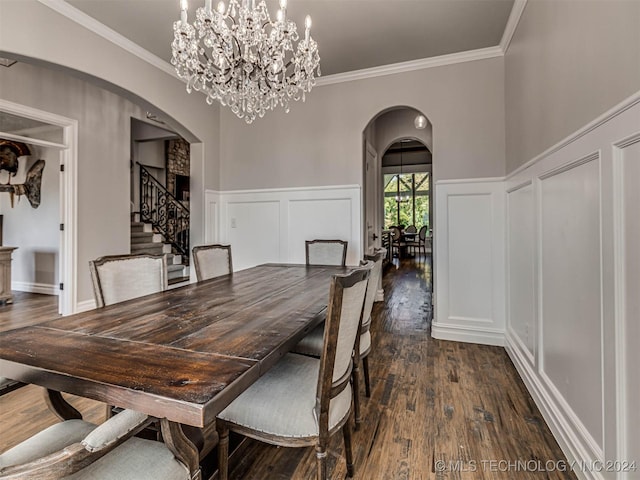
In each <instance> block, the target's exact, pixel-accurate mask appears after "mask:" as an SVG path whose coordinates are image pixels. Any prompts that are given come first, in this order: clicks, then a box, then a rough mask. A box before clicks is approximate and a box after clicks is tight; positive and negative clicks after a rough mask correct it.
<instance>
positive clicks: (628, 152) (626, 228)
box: [614, 134, 640, 478]
mask: <svg viewBox="0 0 640 480" xmlns="http://www.w3.org/2000/svg"><path fill="white" fill-rule="evenodd" d="M614 155H615V157H614V162H615V163H614V175H615V184H614V195H615V197H616V198H615V200H614V208H615V213H614V217H615V219H616V224H615V227H616V228H615V231H616V233H617V234H618V235H617V238H616V242H615V243H616V247H615V248H616V255H615V257H616V339H617V343H618V345H617V349H616V353H617V361H616V366H617V369H618V375H617V377H618V378H617V382H616V383H617V385H618V390H619V395H620V397H619V399H618V409H619V410H618V421H617V425H618V433H619V435H618V442H619V451H620V453H619V458H620V459H629V460H632V459H635V460H636V461H638V462H640V409H639V408H638V405H640V374H638V366H640V348H638V342H639V341H640V295H639V292H640V213H639V212H640V134H639V135H634V136H633V137H632V138H630V139H627V140H626V141H624V142H621V143H620V144H618V145H617V148H616V151H615V152H614ZM638 468H639V469H640V465H638ZM638 476H639V477H640V473H638ZM621 478H633V477H631V476H629V477H621Z"/></svg>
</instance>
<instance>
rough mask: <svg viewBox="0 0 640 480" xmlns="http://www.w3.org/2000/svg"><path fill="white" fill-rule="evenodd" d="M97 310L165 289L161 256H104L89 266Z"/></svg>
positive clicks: (164, 271)
mask: <svg viewBox="0 0 640 480" xmlns="http://www.w3.org/2000/svg"><path fill="white" fill-rule="evenodd" d="M89 269H90V271H91V280H92V281H93V293H94V296H95V299H96V306H97V307H98V308H100V307H105V306H107V305H112V304H114V303H119V302H124V301H125V300H131V299H132V298H137V297H142V296H143V295H149V294H151V293H156V292H161V291H163V290H166V289H167V282H168V280H167V259H166V257H165V256H164V255H149V254H133V255H107V256H104V257H100V258H97V259H95V260H91V261H90V262H89Z"/></svg>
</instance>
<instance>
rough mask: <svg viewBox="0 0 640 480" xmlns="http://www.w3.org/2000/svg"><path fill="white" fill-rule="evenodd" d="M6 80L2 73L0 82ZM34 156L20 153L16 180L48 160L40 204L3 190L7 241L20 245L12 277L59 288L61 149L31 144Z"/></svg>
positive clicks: (23, 284) (0, 208) (0, 204)
mask: <svg viewBox="0 0 640 480" xmlns="http://www.w3.org/2000/svg"><path fill="white" fill-rule="evenodd" d="M1 81H3V80H2V77H1V76H0V82H1ZM29 148H30V149H31V156H30V157H20V159H19V161H20V169H19V171H18V173H17V175H16V176H15V177H11V183H12V184H20V183H24V180H25V176H26V172H27V170H28V169H29V168H30V167H31V166H32V165H33V164H34V162H35V161H36V160H38V159H43V160H44V161H45V162H46V163H45V167H44V171H43V172H42V184H41V191H40V195H41V197H40V206H39V207H38V208H33V207H31V205H30V204H29V201H28V200H27V198H26V197H24V196H23V197H15V200H14V206H13V208H12V207H11V201H10V198H9V194H8V193H0V214H2V215H3V216H4V219H3V243H4V245H6V246H8V247H18V250H15V251H14V252H13V255H12V258H13V261H12V264H11V280H12V282H19V285H18V287H20V288H29V287H32V286H33V284H39V285H40V286H43V287H49V288H51V289H53V288H55V287H56V286H57V284H58V283H59V278H58V269H59V265H60V252H59V249H60V229H59V223H60V210H59V208H60V179H59V173H58V165H59V164H60V154H59V151H58V150H57V149H53V148H43V147H36V146H33V145H29ZM7 178H8V175H7V172H2V175H1V176H0V181H1V182H2V183H6V182H7Z"/></svg>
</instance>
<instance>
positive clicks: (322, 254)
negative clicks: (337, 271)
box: [305, 240, 348, 267]
mask: <svg viewBox="0 0 640 480" xmlns="http://www.w3.org/2000/svg"><path fill="white" fill-rule="evenodd" d="M347 245H348V242H347V241H345V240H306V241H305V252H306V259H307V265H338V266H343V267H344V266H345V264H346V261H347Z"/></svg>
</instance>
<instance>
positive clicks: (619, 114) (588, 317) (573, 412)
mask: <svg viewBox="0 0 640 480" xmlns="http://www.w3.org/2000/svg"><path fill="white" fill-rule="evenodd" d="M505 190H506V192H507V198H508V201H507V203H508V207H507V208H508V214H507V232H508V247H509V251H508V256H507V261H508V264H507V272H508V279H509V280H508V281H509V288H508V300H509V304H508V319H507V326H508V328H507V336H506V349H507V352H508V353H509V356H510V357H511V359H512V361H513V363H514V365H515V367H516V369H517V370H518V372H519V373H520V375H521V377H522V379H523V380H524V382H525V384H526V385H527V387H528V389H529V392H530V393H531V395H532V397H533V398H534V400H535V402H536V404H537V405H538V407H539V408H540V411H541V412H542V414H543V416H544V418H545V420H546V421H547V423H548V425H549V427H550V428H551V431H552V432H553V433H554V436H555V437H556V439H557V441H558V443H559V444H560V446H561V448H562V450H563V451H564V453H565V455H566V456H567V458H568V460H569V461H570V462H571V461H576V462H579V463H578V467H577V468H576V469H574V472H575V474H576V476H577V477H578V478H580V479H584V480H605V479H607V480H609V479H611V480H613V479H615V480H630V479H635V478H640V470H638V469H636V471H631V470H627V471H606V469H603V468H600V467H599V465H607V463H606V462H610V463H609V465H611V466H612V467H613V470H616V469H618V470H620V468H619V467H624V465H625V463H624V462H632V461H634V460H635V461H636V467H640V464H638V461H640V413H638V412H639V411H640V410H639V409H638V405H639V404H640V376H639V375H638V365H640V349H639V348H638V343H639V342H640V322H639V321H638V319H639V318H640V295H639V294H638V292H640V247H639V245H640V215H639V214H638V212H640V92H638V93H636V94H635V95H633V96H631V97H629V98H628V99H627V100H625V101H624V102H622V103H621V104H620V105H618V106H616V107H615V108H613V109H611V110H610V111H609V112H606V114H604V115H602V116H601V117H598V118H597V119H594V121H593V122H591V123H590V124H588V125H586V126H585V127H583V128H582V129H580V130H579V131H577V132H576V133H575V134H573V135H572V136H570V137H568V138H566V139H564V140H562V141H561V142H559V143H558V144H557V145H555V146H553V147H551V148H550V149H548V150H547V151H546V152H544V153H543V154H541V155H539V156H538V157H536V158H535V159H532V160H531V161H530V162H529V163H527V164H526V165H524V166H523V167H521V168H519V169H518V170H516V171H515V172H513V173H512V174H511V175H509V176H508V177H507V178H506V182H505ZM526 215H530V218H532V219H533V223H532V222H531V221H530V220H529V219H527V218H525V216H526ZM532 265H533V272H532ZM532 279H533V281H532ZM532 319H533V322H534V324H535V327H536V328H535V329H534V335H535V338H533V339H531V340H532V342H533V343H532V344H530V343H527V342H528V341H529V339H528V338H527V329H526V328H525V325H529V324H530V323H531V322H532ZM528 330H529V331H531V328H528ZM531 346H533V350H532V349H531V348H530V347H531ZM598 462H605V463H603V464H599V463H598ZM616 462H621V463H616Z"/></svg>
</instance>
